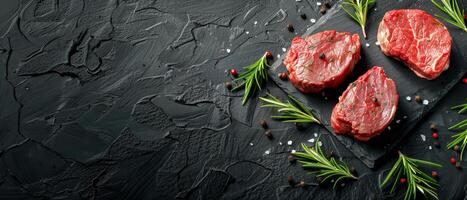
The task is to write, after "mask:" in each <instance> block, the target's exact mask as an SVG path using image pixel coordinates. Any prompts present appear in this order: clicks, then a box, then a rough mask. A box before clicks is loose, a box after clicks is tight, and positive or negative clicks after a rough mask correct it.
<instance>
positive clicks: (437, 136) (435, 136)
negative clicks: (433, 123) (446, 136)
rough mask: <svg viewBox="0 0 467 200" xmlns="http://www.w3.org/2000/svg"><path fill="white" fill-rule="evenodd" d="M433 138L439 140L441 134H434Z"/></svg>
mask: <svg viewBox="0 0 467 200" xmlns="http://www.w3.org/2000/svg"><path fill="white" fill-rule="evenodd" d="M431 137H433V139H438V138H439V134H438V133H436V132H434V133H432V134H431Z"/></svg>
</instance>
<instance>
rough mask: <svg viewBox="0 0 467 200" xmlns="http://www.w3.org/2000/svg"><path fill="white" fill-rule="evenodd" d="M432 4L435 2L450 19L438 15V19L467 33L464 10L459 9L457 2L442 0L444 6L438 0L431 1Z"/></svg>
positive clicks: (455, 0) (454, 0)
mask: <svg viewBox="0 0 467 200" xmlns="http://www.w3.org/2000/svg"><path fill="white" fill-rule="evenodd" d="M431 2H433V4H435V6H436V7H438V8H439V9H440V10H442V11H443V12H444V13H446V14H447V15H449V17H450V18H447V17H443V16H440V15H436V16H437V17H439V18H441V19H443V20H444V21H447V22H449V23H450V24H452V25H454V26H457V27H458V28H460V29H462V30H464V31H465V32H467V27H466V26H465V21H464V10H461V9H460V8H459V4H457V0H441V3H442V4H440V3H439V2H438V1H437V0H431Z"/></svg>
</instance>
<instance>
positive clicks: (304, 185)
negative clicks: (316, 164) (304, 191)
mask: <svg viewBox="0 0 467 200" xmlns="http://www.w3.org/2000/svg"><path fill="white" fill-rule="evenodd" d="M298 186H299V187H302V188H304V187H306V184H305V181H303V180H301V181H300V183H299V184H298Z"/></svg>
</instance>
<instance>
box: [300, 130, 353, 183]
mask: <svg viewBox="0 0 467 200" xmlns="http://www.w3.org/2000/svg"><path fill="white" fill-rule="evenodd" d="M318 144H319V138H318V139H317V140H316V142H315V146H314V147H308V146H306V145H305V144H303V143H302V148H303V150H304V151H305V152H295V153H292V155H293V156H295V157H296V158H297V159H298V162H299V163H300V164H301V165H302V167H303V168H305V169H310V170H311V173H314V174H316V177H318V178H322V181H326V180H328V179H330V178H336V180H335V182H334V187H336V185H337V183H338V182H339V181H341V180H343V179H357V177H355V176H354V175H353V174H352V173H351V172H350V170H349V168H348V167H347V165H345V164H343V163H341V162H337V161H336V159H334V157H331V158H327V157H326V156H325V155H324V154H323V151H322V150H321V147H320V146H319V145H318Z"/></svg>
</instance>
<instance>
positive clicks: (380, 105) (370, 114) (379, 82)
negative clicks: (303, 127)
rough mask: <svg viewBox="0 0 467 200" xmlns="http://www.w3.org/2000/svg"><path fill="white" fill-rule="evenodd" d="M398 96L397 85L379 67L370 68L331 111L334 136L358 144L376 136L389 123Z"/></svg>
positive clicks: (348, 88)
mask: <svg viewBox="0 0 467 200" xmlns="http://www.w3.org/2000/svg"><path fill="white" fill-rule="evenodd" d="M398 101H399V95H398V94H397V91H396V84H395V83H394V81H393V80H391V79H390V78H388V77H387V76H386V74H385V73H384V69H383V68H381V67H377V66H375V67H373V68H371V69H370V70H368V71H367V72H366V73H365V74H363V75H362V76H360V77H359V78H358V79H357V80H356V81H355V82H353V83H351V84H350V85H349V87H347V89H346V90H345V91H344V93H343V94H342V96H340V97H339V103H337V105H336V106H335V107H334V109H333V110H332V116H331V126H332V128H333V129H334V132H335V133H336V134H348V135H351V136H353V137H354V138H355V139H357V140H360V141H368V140H369V139H370V138H372V137H374V136H377V135H379V134H380V133H381V132H383V130H384V129H385V128H386V127H387V126H388V125H389V124H390V123H391V121H392V119H393V118H394V115H395V113H396V109H397V103H398Z"/></svg>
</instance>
